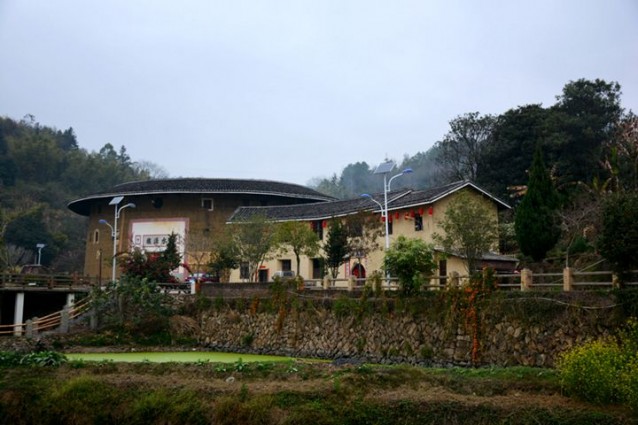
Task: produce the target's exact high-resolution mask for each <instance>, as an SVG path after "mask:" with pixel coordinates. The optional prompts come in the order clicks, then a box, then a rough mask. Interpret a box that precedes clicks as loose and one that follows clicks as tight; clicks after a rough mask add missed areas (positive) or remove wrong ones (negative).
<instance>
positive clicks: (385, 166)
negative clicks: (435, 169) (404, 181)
mask: <svg viewBox="0 0 638 425" xmlns="http://www.w3.org/2000/svg"><path fill="white" fill-rule="evenodd" d="M393 168H394V162H392V161H387V162H384V163H382V164H379V166H378V167H377V168H376V170H374V173H373V174H383V205H381V203H380V202H378V201H377V200H376V199H374V198H373V197H372V196H371V195H369V194H367V193H364V194H362V195H361V196H363V197H365V198H369V199H370V200H372V202H374V203H375V204H377V205H378V206H379V208H381V217H383V218H384V221H385V249H386V250H387V249H388V248H390V232H389V230H390V226H389V224H388V223H389V221H390V219H389V214H388V192H389V191H390V186H391V185H392V181H393V180H394V179H396V178H397V177H401V176H402V175H404V174H409V173H411V172H412V168H406V169H405V170H403V171H401V172H400V173H398V174H395V175H394V176H392V177H390V180H388V174H389V173H390V171H392V169H393Z"/></svg>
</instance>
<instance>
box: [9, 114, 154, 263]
mask: <svg viewBox="0 0 638 425" xmlns="http://www.w3.org/2000/svg"><path fill="white" fill-rule="evenodd" d="M157 170H158V168H157V167H155V166H153V165H152V164H148V163H146V164H145V163H136V162H134V161H132V160H131V158H130V157H129V155H128V154H127V153H126V148H125V147H124V146H122V147H120V149H119V150H116V149H115V148H114V147H113V145H111V144H109V143H107V144H105V145H104V146H103V147H102V148H101V149H100V150H99V152H89V151H87V150H85V149H82V148H80V146H79V144H78V140H77V137H76V135H75V132H74V131H73V128H68V129H66V130H58V129H56V128H53V127H48V126H44V125H41V124H40V123H38V122H37V121H36V120H35V117H33V116H31V115H27V116H26V117H25V118H23V119H22V120H20V121H16V120H14V119H11V118H8V117H0V242H1V243H0V270H1V271H17V270H18V269H19V266H20V265H23V264H28V263H33V262H35V255H36V252H37V249H36V244H40V243H43V244H46V247H45V248H44V249H42V251H41V262H42V264H43V265H44V266H45V267H47V268H48V269H49V270H50V271H52V272H53V271H55V272H68V273H71V272H81V271H82V268H83V264H84V263H83V261H84V242H85V238H86V229H85V227H86V225H85V219H84V217H80V216H78V215H76V214H73V213H72V212H71V211H69V210H68V209H67V207H66V205H67V203H68V202H69V201H70V200H72V199H76V198H79V197H82V196H85V195H87V194H90V193H95V192H98V191H101V190H106V189H108V188H110V187H112V186H114V185H116V184H119V183H123V182H126V181H131V180H146V179H149V178H151V177H154V176H153V173H156V172H157Z"/></svg>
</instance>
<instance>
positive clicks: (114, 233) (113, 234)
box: [99, 196, 135, 282]
mask: <svg viewBox="0 0 638 425" xmlns="http://www.w3.org/2000/svg"><path fill="white" fill-rule="evenodd" d="M122 199H124V197H123V196H116V197H115V198H113V199H111V202H109V205H113V206H114V207H115V216H114V218H113V226H111V224H110V223H109V222H108V221H106V220H104V219H101V220H99V223H100V224H105V225H107V226H109V228H110V229H111V237H112V238H113V260H112V264H111V281H112V282H115V263H116V259H115V256H116V255H117V236H118V232H117V220H118V219H119V218H120V213H121V212H122V210H123V209H124V208H135V204H134V203H132V202H130V203H128V204H125V205H122V206H121V207H119V208H118V205H119V204H120V202H122Z"/></svg>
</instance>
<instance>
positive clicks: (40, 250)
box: [35, 243, 46, 266]
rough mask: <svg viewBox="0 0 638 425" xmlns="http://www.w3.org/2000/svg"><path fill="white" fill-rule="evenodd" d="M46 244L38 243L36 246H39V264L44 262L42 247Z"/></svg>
mask: <svg viewBox="0 0 638 425" xmlns="http://www.w3.org/2000/svg"><path fill="white" fill-rule="evenodd" d="M45 246H46V245H45V244H43V243H39V244H36V246H35V247H36V248H38V266H39V265H40V264H42V248H44V247H45Z"/></svg>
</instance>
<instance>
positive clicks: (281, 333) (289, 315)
mask: <svg viewBox="0 0 638 425" xmlns="http://www.w3.org/2000/svg"><path fill="white" fill-rule="evenodd" d="M517 302H519V301H517ZM544 302H546V303H548V304H549V307H547V308H546V310H547V313H546V314H545V313H544V310H543V306H542V304H539V305H540V307H537V306H536V304H534V305H532V306H528V307H527V310H528V311H534V309H538V308H540V309H541V311H540V312H538V311H537V312H536V313H535V314H536V315H535V317H533V318H530V317H520V315H521V314H520V313H521V312H520V311H519V312H518V313H517V312H511V311H510V312H509V313H507V312H503V309H502V308H501V309H499V312H498V313H497V312H496V311H495V308H496V307H494V309H490V308H489V307H484V308H483V311H482V313H481V315H480V317H481V320H480V327H479V331H478V335H477V336H478V341H479V344H480V345H479V347H480V349H479V356H478V359H479V361H478V363H479V364H486V365H487V364H490V365H500V366H511V365H526V366H539V367H540V366H542V367H549V366H552V365H554V362H555V360H556V358H557V355H558V354H559V353H560V352H562V351H564V350H565V349H567V348H569V347H572V346H574V345H577V344H581V343H583V342H584V341H586V340H588V339H592V338H598V337H601V336H605V335H609V334H611V333H613V331H614V329H615V328H616V327H617V326H618V323H619V318H618V315H617V314H612V313H613V306H612V307H610V308H611V309H612V310H609V309H606V308H604V307H603V308H602V309H583V308H579V307H574V305H565V303H563V302H561V301H560V300H551V299H547V300H545V301H543V300H541V301H538V300H536V301H534V303H544ZM601 303H602V304H605V303H609V304H613V300H610V299H608V298H606V299H604V300H603V301H601ZM601 303H599V304H601ZM517 307H518V306H517ZM550 307H551V308H550ZM253 310H254V309H253ZM522 314H523V315H525V310H523V312H522ZM517 316H519V317H517ZM545 316H547V317H545ZM620 322H621V321H620ZM468 329H470V331H469V332H468ZM471 329H472V328H471V326H468V324H467V323H466V320H465V319H463V318H461V317H452V318H451V317H450V316H449V313H446V314H442V315H441V316H440V317H437V318H434V319H433V318H432V317H429V318H428V317H427V316H426V315H419V314H414V313H412V314H410V313H400V312H396V311H394V312H391V313H388V312H385V313H382V312H375V313H369V314H365V315H363V316H361V315H359V316H357V315H355V314H352V315H346V316H345V317H338V316H337V315H336V314H335V313H334V312H333V311H332V310H331V309H330V307H329V306H325V305H321V303H319V304H317V305H315V306H311V307H309V306H308V305H306V306H305V307H304V308H292V309H290V308H289V309H280V310H279V312H277V313H275V312H256V311H252V312H251V309H249V308H245V307H244V308H243V310H242V311H241V312H240V311H237V310H236V309H233V308H230V307H225V308H223V309H221V310H211V311H207V312H206V313H203V314H202V315H201V317H200V320H199V330H198V332H199V339H200V342H201V343H202V344H203V345H205V346H207V347H210V348H214V349H216V350H230V351H240V352H241V351H246V352H254V353H264V354H266V353H270V354H283V355H291V356H298V357H320V358H330V359H334V358H342V357H346V358H353V359H361V360H366V361H373V362H379V363H390V362H409V363H420V364H430V365H439V366H446V365H469V364H471V363H472V358H471V356H472V337H473V333H472V330H471Z"/></svg>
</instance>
